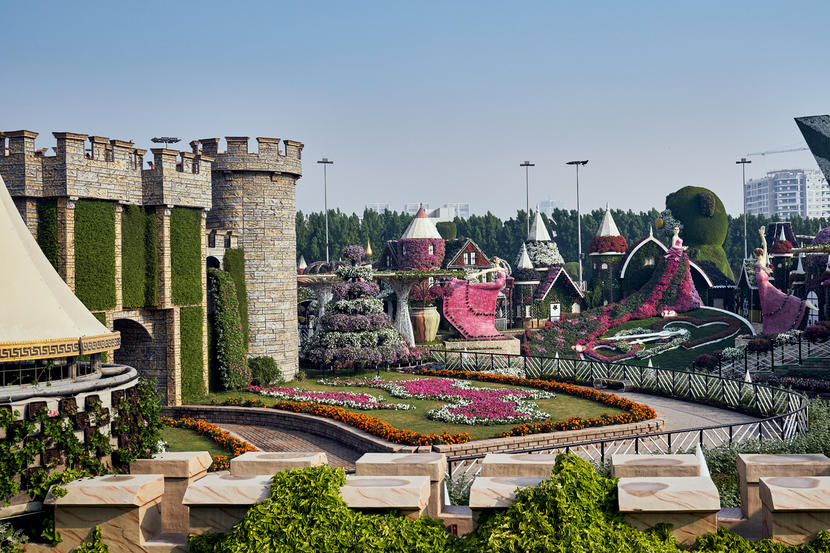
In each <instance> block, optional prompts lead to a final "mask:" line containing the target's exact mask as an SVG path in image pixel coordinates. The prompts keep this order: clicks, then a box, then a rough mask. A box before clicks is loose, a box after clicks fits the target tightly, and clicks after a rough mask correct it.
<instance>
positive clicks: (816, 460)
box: [737, 454, 830, 526]
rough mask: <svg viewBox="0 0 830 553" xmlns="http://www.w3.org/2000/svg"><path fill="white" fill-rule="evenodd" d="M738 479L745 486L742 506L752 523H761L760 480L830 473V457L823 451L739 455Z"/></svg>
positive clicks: (742, 486) (742, 492) (743, 487)
mask: <svg viewBox="0 0 830 553" xmlns="http://www.w3.org/2000/svg"><path fill="white" fill-rule="evenodd" d="M737 464H738V480H739V483H740V488H741V509H742V510H743V513H744V516H745V517H746V518H747V519H748V521H749V523H750V524H751V525H754V526H760V524H761V522H762V517H761V498H760V495H759V491H758V483H759V480H760V479H761V478H762V477H767V476H768V477H773V476H827V475H830V459H828V458H827V457H826V456H824V455H820V454H803V455H802V454H798V455H764V454H757V455H756V454H753V455H747V454H740V455H738V461H737Z"/></svg>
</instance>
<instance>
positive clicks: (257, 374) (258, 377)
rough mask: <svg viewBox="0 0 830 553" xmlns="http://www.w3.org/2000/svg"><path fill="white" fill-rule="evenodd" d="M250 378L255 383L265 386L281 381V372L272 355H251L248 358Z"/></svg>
mask: <svg viewBox="0 0 830 553" xmlns="http://www.w3.org/2000/svg"><path fill="white" fill-rule="evenodd" d="M248 368H249V369H250V370H251V379H252V380H253V382H254V383H255V384H259V385H260V386H267V385H269V384H273V383H275V382H281V381H282V372H280V368H279V366H278V365H277V362H276V361H275V360H274V358H273V357H268V356H267V355H266V356H263V357H252V358H251V359H248Z"/></svg>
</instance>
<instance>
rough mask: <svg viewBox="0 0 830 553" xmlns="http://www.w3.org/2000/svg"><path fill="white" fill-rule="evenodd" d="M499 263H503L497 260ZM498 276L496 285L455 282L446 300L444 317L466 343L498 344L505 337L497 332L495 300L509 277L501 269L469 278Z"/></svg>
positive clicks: (450, 285)
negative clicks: (488, 275)
mask: <svg viewBox="0 0 830 553" xmlns="http://www.w3.org/2000/svg"><path fill="white" fill-rule="evenodd" d="M497 261H500V260H497ZM491 272H498V273H499V274H498V277H497V278H496V280H494V281H493V282H476V283H473V282H470V281H468V280H459V279H457V278H455V279H453V280H452V281H451V282H450V283H449V285H448V286H447V292H446V295H445V296H444V317H446V319H447V321H449V323H450V324H451V325H452V326H453V327H455V329H456V330H457V331H458V332H459V333H460V334H461V335H462V336H463V337H464V338H466V339H467V340H498V339H501V338H503V337H504V336H503V335H502V334H501V333H500V332H499V331H498V330H496V321H495V318H496V300H497V299H498V296H499V291H501V289H502V288H503V287H504V283H505V281H506V280H507V273H506V272H505V271H504V270H503V269H502V268H501V267H495V268H492V269H486V270H484V271H480V272H478V273H475V274H473V275H470V276H469V277H467V278H470V279H473V278H477V277H479V276H482V275H485V274H487V273H491Z"/></svg>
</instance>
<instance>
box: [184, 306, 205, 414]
mask: <svg viewBox="0 0 830 553" xmlns="http://www.w3.org/2000/svg"><path fill="white" fill-rule="evenodd" d="M204 316H205V312H204V310H202V307H201V306H198V305H197V306H193V307H182V308H181V314H180V319H179V336H180V338H181V344H182V359H181V367H182V401H183V402H185V403H189V402H191V401H193V400H194V399H198V398H200V397H203V396H204V395H205V394H206V393H207V390H206V389H205V380H204V368H205V367H204V362H203V358H202V345H203V343H204V342H203V341H202V321H203V320H204Z"/></svg>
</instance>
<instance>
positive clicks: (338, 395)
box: [248, 386, 414, 410]
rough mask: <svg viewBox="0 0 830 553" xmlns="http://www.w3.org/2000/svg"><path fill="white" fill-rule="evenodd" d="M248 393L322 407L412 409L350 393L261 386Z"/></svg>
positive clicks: (407, 406) (400, 404)
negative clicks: (306, 402) (321, 405)
mask: <svg viewBox="0 0 830 553" xmlns="http://www.w3.org/2000/svg"><path fill="white" fill-rule="evenodd" d="M248 391H249V392H254V393H257V394H260V395H263V396H270V397H275V398H277V399H290V400H298V401H309V402H311V403H319V404H323V405H337V406H339V407H348V408H351V409H365V410H369V409H401V410H406V409H414V407H413V406H412V405H409V404H408V403H385V402H384V401H383V398H377V397H375V396H372V395H369V394H354V393H351V392H317V391H313V390H300V389H297V388H290V387H287V386H281V387H277V388H263V387H262V386H248Z"/></svg>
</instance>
